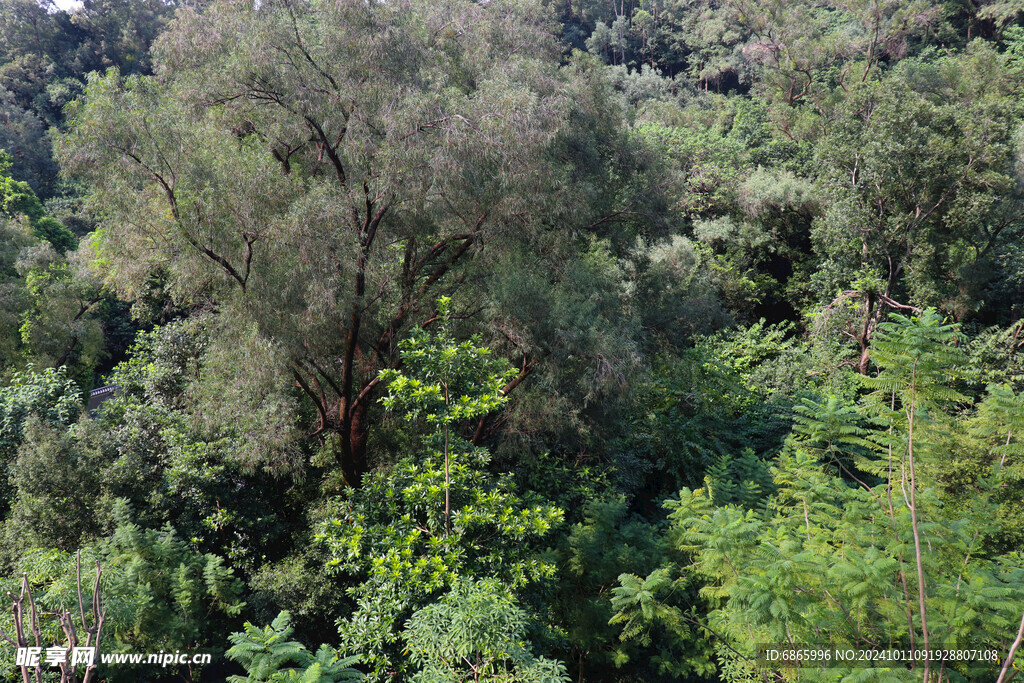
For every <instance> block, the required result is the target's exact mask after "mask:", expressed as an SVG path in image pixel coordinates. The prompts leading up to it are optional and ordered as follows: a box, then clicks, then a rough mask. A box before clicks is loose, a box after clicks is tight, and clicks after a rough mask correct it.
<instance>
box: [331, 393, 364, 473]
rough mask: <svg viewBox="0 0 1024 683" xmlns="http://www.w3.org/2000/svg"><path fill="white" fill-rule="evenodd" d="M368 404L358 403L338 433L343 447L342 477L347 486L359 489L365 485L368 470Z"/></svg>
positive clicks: (340, 463)
mask: <svg viewBox="0 0 1024 683" xmlns="http://www.w3.org/2000/svg"><path fill="white" fill-rule="evenodd" d="M366 412H367V404H366V403H363V402H360V403H357V404H356V406H355V408H354V409H353V410H352V411H350V412H349V415H348V419H346V420H345V421H344V423H343V424H342V427H341V430H340V431H339V433H338V441H339V443H340V446H341V461H340V462H339V463H338V464H339V465H340V466H341V476H342V478H343V479H344V480H345V484H346V486H351V487H353V488H359V487H360V486H362V485H363V474H364V473H365V472H366V470H367V461H366V442H367V437H368V436H369V423H368V421H367V419H366Z"/></svg>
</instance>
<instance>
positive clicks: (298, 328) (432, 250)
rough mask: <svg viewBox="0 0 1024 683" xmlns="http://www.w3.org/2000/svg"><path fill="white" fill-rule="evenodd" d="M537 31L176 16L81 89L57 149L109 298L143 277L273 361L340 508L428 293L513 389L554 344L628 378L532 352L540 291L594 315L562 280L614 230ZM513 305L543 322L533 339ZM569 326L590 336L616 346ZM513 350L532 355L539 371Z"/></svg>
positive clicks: (603, 184)
mask: <svg viewBox="0 0 1024 683" xmlns="http://www.w3.org/2000/svg"><path fill="white" fill-rule="evenodd" d="M547 29H548V24H547V21H546V16H545V13H544V11H543V10H542V9H541V8H540V7H539V6H538V5H535V4H532V3H530V2H493V3H490V4H486V5H482V4H477V3H471V2H466V1H465V0H445V1H443V2H440V3H426V2H422V1H421V0H402V1H400V2H395V3H393V2H387V3H383V2H380V3H377V2H371V3H365V2H340V3H338V2H325V1H320V0H314V1H313V2H297V1H294V0H280V1H273V2H264V3H261V4H259V6H258V7H254V6H253V3H252V2H249V1H244V2H243V1H241V0H224V1H222V2H218V3H214V4H213V5H211V6H210V7H209V8H208V9H207V10H206V11H205V12H204V13H202V14H200V13H199V12H197V11H194V10H190V9H183V10H181V11H179V13H178V15H177V18H176V20H175V22H174V24H173V25H172V27H171V29H170V30H169V32H168V33H167V34H165V35H164V37H163V38H162V39H161V41H160V42H159V46H158V49H157V52H156V62H157V68H156V70H157V72H158V75H157V76H156V77H153V78H139V77H128V78H123V77H122V76H121V75H119V74H118V73H116V72H114V73H109V74H108V75H107V76H105V77H97V78H94V79H93V80H92V81H91V83H90V85H89V88H88V92H87V95H86V98H85V102H84V104H81V105H80V106H79V107H78V108H77V110H76V111H75V113H74V115H73V121H72V123H71V130H70V133H69V134H68V135H66V136H64V138H63V139H62V141H61V143H60V149H61V158H62V159H63V162H64V163H65V165H66V166H67V168H68V169H70V170H71V171H72V172H73V173H79V174H81V175H83V176H85V177H87V178H88V179H89V181H91V183H92V188H93V191H94V193H95V194H94V197H95V202H96V204H97V205H98V206H99V207H101V208H102V211H103V213H104V214H105V215H106V216H108V220H107V221H106V222H105V223H104V226H103V227H102V229H101V230H100V231H99V232H98V235H97V238H96V240H95V244H96V247H97V250H98V253H99V254H100V256H101V258H102V262H103V263H104V264H105V265H106V268H107V276H108V279H109V280H110V281H111V282H112V283H113V284H114V285H116V286H117V287H118V288H119V291H121V292H122V293H124V294H125V295H127V296H129V297H139V296H141V295H143V293H144V292H145V291H146V290H147V288H148V287H149V286H150V285H151V283H152V282H153V280H152V279H151V278H152V277H153V276H154V275H157V276H159V279H160V280H161V281H164V282H166V284H167V288H168V291H170V292H171V293H172V294H173V295H174V296H175V297H176V298H177V299H178V300H179V301H182V302H186V303H193V304H194V303H202V302H206V301H213V302H216V306H217V308H218V309H219V311H220V312H221V319H222V320H223V321H225V324H230V325H235V326H236V327H238V326H241V328H244V329H251V330H255V331H256V333H255V335H253V336H252V337H251V338H252V339H253V340H255V341H254V343H256V342H258V343H261V344H265V343H269V344H271V345H273V346H274V347H275V348H276V349H277V350H278V351H279V355H280V356H281V357H282V358H284V359H286V361H285V364H284V366H283V367H282V369H281V370H282V375H287V376H288V377H290V378H291V381H292V382H293V383H295V384H296V385H298V386H299V387H301V388H302V391H303V392H304V393H305V394H306V396H307V397H308V398H309V400H310V401H311V402H312V403H313V405H314V406H315V408H316V411H317V413H318V415H319V420H318V424H317V425H316V426H315V427H314V428H313V430H314V431H315V432H325V433H328V434H330V433H333V434H336V435H337V437H338V447H337V449H336V451H337V460H338V464H339V466H340V468H341V470H342V472H343V474H344V477H345V480H346V481H347V482H348V483H349V484H351V485H358V484H359V482H360V481H361V478H362V474H363V472H365V471H366V469H367V467H368V462H367V455H366V448H367V436H368V430H369V423H368V411H369V410H370V406H371V404H372V403H373V395H374V391H375V388H376V386H377V384H378V382H379V379H378V372H379V370H380V369H383V368H389V367H395V366H396V364H397V363H398V362H399V357H398V353H397V346H396V342H397V341H398V339H399V338H400V337H401V336H402V334H403V333H404V331H405V330H407V329H408V328H409V327H410V326H411V325H412V324H414V323H422V324H427V323H428V322H430V320H431V319H432V318H433V317H435V316H434V315H433V312H434V308H433V302H434V299H435V298H436V296H437V295H438V294H439V293H441V294H443V293H445V292H448V293H453V294H456V296H455V297H454V300H455V308H456V310H462V311H464V312H465V313H464V314H461V315H462V317H467V316H468V315H469V314H470V313H478V314H480V316H486V317H487V319H488V320H489V322H490V323H491V325H490V329H491V330H492V331H500V334H501V336H502V337H503V339H505V340H508V341H507V343H509V344H511V345H512V347H513V348H516V347H518V349H519V350H520V351H519V354H518V355H519V358H517V359H516V361H517V363H518V364H519V366H520V368H521V370H522V372H521V377H522V376H525V375H527V374H529V373H530V372H531V371H532V369H533V368H534V367H535V364H536V363H537V362H538V357H537V356H538V355H541V354H544V353H550V352H551V349H552V347H553V346H555V345H557V344H558V343H559V342H560V341H561V342H563V343H564V342H566V341H568V343H572V344H576V345H577V346H576V348H574V349H573V353H574V354H575V355H576V356H577V357H584V358H586V357H588V356H589V357H590V358H592V359H596V360H597V362H598V364H599V365H602V366H604V365H607V364H608V363H609V360H608V359H609V358H612V359H614V358H616V357H619V358H621V357H625V356H628V353H623V352H621V351H608V350H602V349H598V348H595V347H594V346H593V344H591V346H590V348H587V347H586V344H587V343H589V342H588V341H586V340H584V341H583V342H580V340H579V335H563V336H561V337H560V336H559V335H557V334H556V335H542V334H537V332H538V330H537V329H536V325H540V324H543V322H544V320H545V318H544V305H548V304H550V303H551V302H552V300H553V298H557V297H552V295H551V292H552V291H553V290H559V289H561V290H565V291H568V292H570V294H567V295H566V296H563V297H562V298H561V299H560V300H559V301H560V302H562V303H560V305H566V304H564V301H565V300H567V299H569V300H571V299H572V295H571V293H572V292H573V291H575V290H578V289H579V288H580V287H586V288H588V292H590V293H594V292H597V293H598V294H596V297H597V298H596V299H595V300H601V299H609V298H610V300H612V301H614V300H615V296H616V293H615V291H616V287H617V285H616V284H615V283H614V282H612V281H610V280H609V279H612V280H613V279H614V273H612V274H611V275H609V274H608V273H607V272H597V273H594V272H592V271H593V269H591V270H590V271H588V270H587V267H586V266H585V265H584V266H582V267H578V266H566V263H568V262H569V261H571V258H570V257H571V256H572V255H578V254H580V253H581V252H585V251H587V250H590V249H592V248H593V242H591V241H590V240H589V239H587V238H586V230H585V229H584V228H585V227H586V226H594V227H600V228H604V229H606V228H607V227H608V226H609V224H610V223H611V221H610V220H609V216H612V215H614V216H620V215H622V214H624V213H625V211H624V210H623V209H621V207H618V208H617V207H614V206H609V203H608V200H607V199H605V197H607V196H608V195H609V192H607V191H606V189H607V183H608V182H610V181H609V180H608V175H607V174H604V175H602V174H600V173H596V174H595V173H592V172H591V171H592V169H591V168H590V165H592V164H599V163H600V162H599V161H595V153H594V152H593V151H592V150H590V149H585V148H583V147H582V146H581V139H582V138H584V137H585V134H581V133H580V132H579V131H580V130H583V131H590V132H591V135H590V137H589V138H588V139H587V140H586V142H587V143H594V142H595V140H596V144H597V145H600V144H602V142H604V143H607V142H608V140H609V139H611V140H614V139H615V138H616V136H617V135H618V134H617V132H616V131H617V128H616V126H617V123H616V120H615V112H616V109H615V107H614V105H613V106H611V107H609V106H608V103H607V102H602V101H601V99H600V98H601V97H602V92H601V89H600V88H596V89H595V88H589V87H587V84H586V79H585V78H584V74H583V73H582V72H581V71H580V70H578V69H575V68H567V69H561V70H560V69H558V68H557V66H555V63H556V60H555V59H554V56H555V54H556V52H555V49H556V46H555V43H554V40H553V38H552V37H551V35H550V34H549V32H548V30H547ZM239 36H245V40H238V37H239ZM605 111H608V112H609V114H607V115H606V114H605V113H603V112H605ZM570 121H571V122H572V123H573V125H574V129H575V131H576V132H574V135H573V136H569V135H566V134H565V133H564V131H563V129H564V127H565V126H566V125H567V124H568V123H569V122H570ZM599 158H600V157H598V159H599ZM587 193H589V194H587ZM581 195H582V196H581ZM581 207H582V208H581ZM594 207H597V211H598V213H597V214H596V215H595V209H594ZM600 210H606V211H607V214H606V215H602V214H600V213H599V211H600ZM572 226H579V227H578V228H576V229H571V228H572ZM589 263H591V264H593V263H594V262H589ZM595 267H596V266H595ZM507 275H514V276H515V284H514V285H513V284H510V280H509V278H508V277H507ZM587 296H590V294H587ZM524 297H528V298H531V299H532V300H533V301H535V302H536V301H538V300H542V301H544V305H541V306H534V309H533V310H532V311H531V312H530V313H529V316H532V320H531V319H530V317H528V316H526V315H525V314H521V313H520V311H521V306H522V303H521V302H522V301H523V299H524ZM577 300H580V301H584V302H589V301H591V300H590V299H587V298H586V297H583V298H579V297H577ZM587 305H591V304H590V303H588V304H587ZM517 308H519V309H520V310H519V311H517V310H516V309H517ZM524 318H525V320H524ZM530 324H533V325H534V328H533V329H532V330H531V329H529V328H530ZM590 324H591V325H595V326H596V329H599V330H600V331H601V333H602V334H603V335H604V336H605V337H609V335H608V331H609V330H615V329H617V328H622V327H624V326H625V325H626V323H625V322H617V321H615V319H614V318H613V317H612V316H607V318H604V319H602V317H601V316H600V315H598V316H594V317H593V319H592V320H591V321H590ZM525 339H541V340H543V341H541V342H539V343H538V344H537V346H539V347H540V349H539V350H538V352H537V353H533V354H531V355H530V356H529V357H528V356H527V355H526V354H524V353H522V351H521V349H522V348H524V347H525V346H526V345H525V344H523V343H521V342H522V340H525ZM618 341H619V340H616V342H618ZM595 343H596V342H595ZM545 344H547V349H545V348H544V345H545ZM616 346H619V347H621V346H622V344H621V343H617V344H616ZM627 346H628V345H627ZM581 347H582V348H581ZM609 374H610V373H609Z"/></svg>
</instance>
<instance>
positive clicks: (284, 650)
mask: <svg viewBox="0 0 1024 683" xmlns="http://www.w3.org/2000/svg"><path fill="white" fill-rule="evenodd" d="M243 628H244V630H243V631H242V632H241V633H233V634H231V636H230V640H231V643H232V646H231V648H230V649H229V650H228V651H227V656H228V657H229V658H230V659H233V660H234V661H236V662H238V663H239V664H241V665H242V666H243V667H244V668H245V670H246V672H247V675H245V676H230V677H228V681H229V683H346V682H348V681H360V680H362V679H363V674H362V673H360V672H359V671H358V670H356V669H354V668H353V666H354V665H355V664H356V663H357V662H358V661H359V657H340V656H339V655H338V652H337V651H336V650H335V649H334V648H332V647H330V646H329V645H321V646H320V648H319V649H318V650H317V652H316V654H315V655H314V654H312V653H311V652H310V651H309V650H307V649H306V646H305V645H303V644H302V643H299V642H296V641H294V640H290V638H291V636H292V634H293V633H294V632H295V629H294V628H293V627H292V625H291V615H290V614H289V613H288V612H287V611H285V612H281V613H280V614H278V615H277V617H276V618H275V619H274V621H272V622H271V623H270V625H269V626H264V627H263V628H260V627H259V626H254V625H253V624H251V623H249V622H246V623H245V626H244V627H243Z"/></svg>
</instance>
